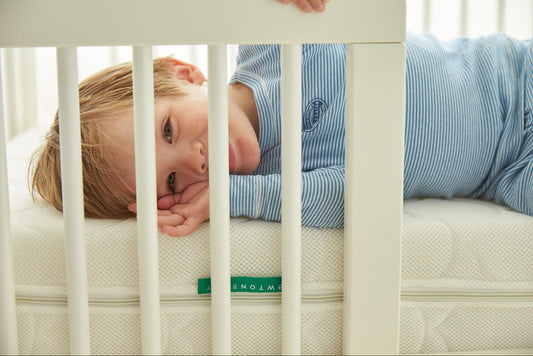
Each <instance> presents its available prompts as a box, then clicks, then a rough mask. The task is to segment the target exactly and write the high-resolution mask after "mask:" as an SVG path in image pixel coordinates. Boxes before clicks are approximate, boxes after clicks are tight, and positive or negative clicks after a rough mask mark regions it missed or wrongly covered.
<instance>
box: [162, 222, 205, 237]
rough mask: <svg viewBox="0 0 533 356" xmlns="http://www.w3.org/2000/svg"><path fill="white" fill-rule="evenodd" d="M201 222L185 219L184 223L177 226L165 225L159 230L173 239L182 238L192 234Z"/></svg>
mask: <svg viewBox="0 0 533 356" xmlns="http://www.w3.org/2000/svg"><path fill="white" fill-rule="evenodd" d="M200 224H201V222H199V221H198V220H196V219H192V218H191V219H187V220H185V222H184V223H183V224H181V225H178V226H171V225H166V226H163V227H162V228H161V232H162V233H164V234H167V235H170V236H173V237H183V236H187V235H190V234H192V233H193V232H194V231H196V229H198V226H200Z"/></svg>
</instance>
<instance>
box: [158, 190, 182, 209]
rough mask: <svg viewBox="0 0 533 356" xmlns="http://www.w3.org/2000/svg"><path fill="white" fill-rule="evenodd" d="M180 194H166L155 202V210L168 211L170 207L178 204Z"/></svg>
mask: <svg viewBox="0 0 533 356" xmlns="http://www.w3.org/2000/svg"><path fill="white" fill-rule="evenodd" d="M180 196H181V194H180V193H178V194H168V195H165V196H163V197H161V198H159V199H158V200H157V208H158V209H161V210H166V209H170V207H171V206H173V205H175V204H176V203H178V202H179V200H180Z"/></svg>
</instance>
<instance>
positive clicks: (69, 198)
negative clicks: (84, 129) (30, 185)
mask: <svg viewBox="0 0 533 356" xmlns="http://www.w3.org/2000/svg"><path fill="white" fill-rule="evenodd" d="M57 79H58V91H59V98H58V100H59V108H58V113H59V131H60V132H61V135H60V154H61V167H62V169H61V182H62V194H63V223H64V226H65V253H66V267H67V291H68V311H69V325H70V352H71V353H72V354H89V353H90V343H89V304H88V297H87V257H86V252H85V243H86V242H85V220H84V213H83V183H82V168H81V134H80V119H79V118H80V105H79V98H78V68H77V59H76V47H65V48H57Z"/></svg>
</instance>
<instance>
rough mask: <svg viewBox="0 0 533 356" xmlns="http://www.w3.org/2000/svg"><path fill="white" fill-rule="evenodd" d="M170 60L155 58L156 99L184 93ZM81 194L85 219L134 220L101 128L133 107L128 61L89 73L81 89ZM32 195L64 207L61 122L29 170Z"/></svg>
mask: <svg viewBox="0 0 533 356" xmlns="http://www.w3.org/2000/svg"><path fill="white" fill-rule="evenodd" d="M172 61H173V59H172V58H171V57H163V58H157V59H155V60H154V95H155V97H161V96H167V95H181V94H183V93H184V90H183V87H182V85H181V83H180V81H179V80H178V79H177V77H176V74H175V72H173V71H172V70H171V68H172V63H173V62H172ZM79 96H80V126H81V152H82V169H83V196H84V206H85V216H86V217H97V218H118V219H123V218H128V217H132V216H134V214H133V213H131V212H130V211H129V210H128V209H127V206H128V204H129V203H131V202H133V201H134V200H135V192H134V191H133V190H132V189H131V188H130V187H128V185H127V184H126V183H125V181H124V180H123V179H122V178H121V177H120V175H119V174H118V172H117V169H116V168H115V164H114V162H113V159H112V157H111V153H110V151H111V150H110V149H109V148H110V146H111V145H112V144H113V143H112V142H111V140H110V139H109V137H108V136H107V135H106V134H105V132H104V131H103V130H102V121H104V120H107V119H110V117H112V115H111V114H114V113H117V112H119V111H121V110H125V109H128V108H131V107H132V106H133V89H132V66H131V62H127V63H122V64H118V65H116V66H112V67H109V68H106V69H104V70H102V71H100V72H98V73H95V74H93V75H92V76H90V77H88V78H87V79H85V80H84V81H82V82H81V83H80V85H79ZM28 179H29V187H30V192H31V195H32V197H33V199H34V200H35V199H36V197H37V195H39V196H41V197H42V198H43V199H44V200H45V201H46V202H47V203H49V204H51V205H53V206H54V207H55V208H56V209H58V210H59V211H62V209H63V202H62V192H61V166H60V157H59V122H58V114H57V112H56V114H55V118H54V122H53V123H52V125H51V127H50V130H49V131H48V133H47V135H46V141H45V143H44V144H43V145H42V146H41V147H40V148H39V149H37V150H36V151H35V152H34V153H33V155H32V157H31V161H30V166H29V170H28Z"/></svg>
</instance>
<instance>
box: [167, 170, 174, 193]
mask: <svg viewBox="0 0 533 356" xmlns="http://www.w3.org/2000/svg"><path fill="white" fill-rule="evenodd" d="M175 182H176V173H170V174H169V176H168V188H169V189H170V191H171V192H172V193H174V192H175V190H174V183H175Z"/></svg>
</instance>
